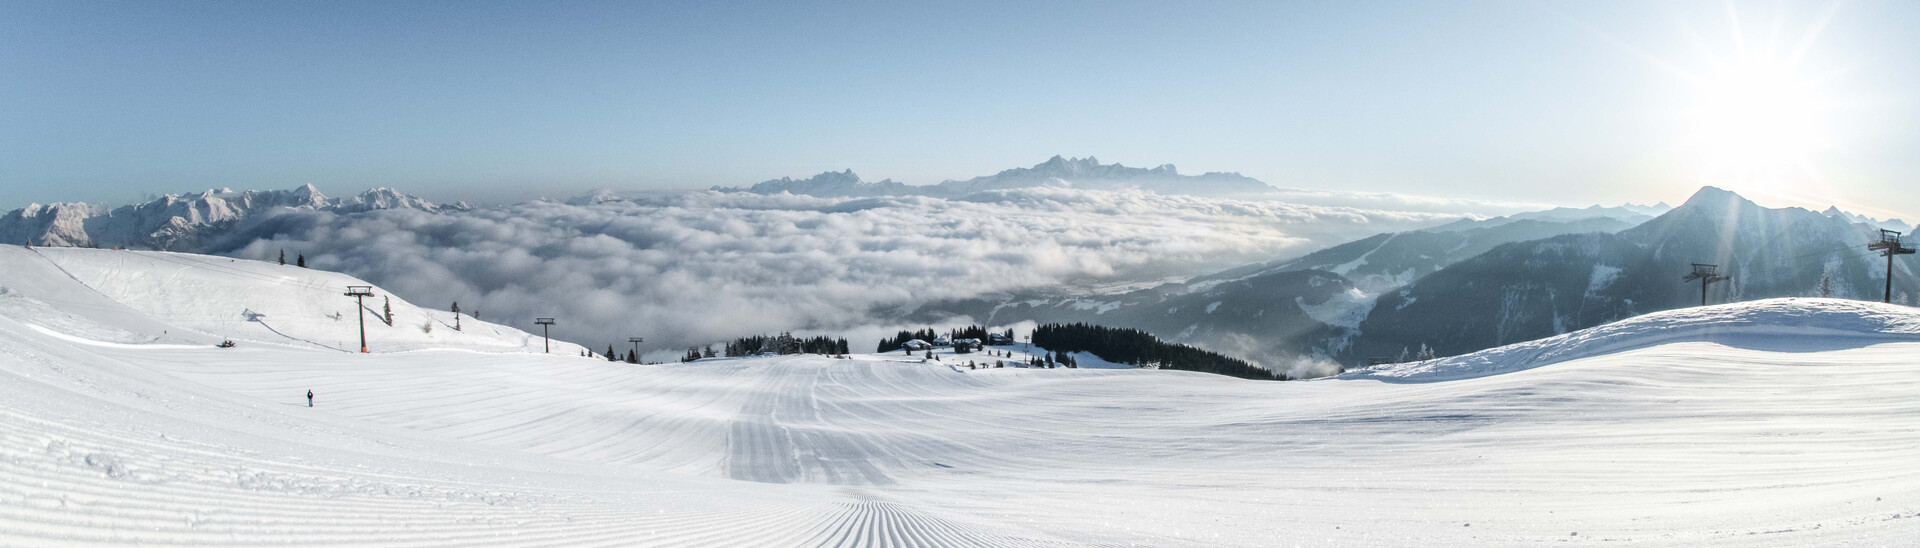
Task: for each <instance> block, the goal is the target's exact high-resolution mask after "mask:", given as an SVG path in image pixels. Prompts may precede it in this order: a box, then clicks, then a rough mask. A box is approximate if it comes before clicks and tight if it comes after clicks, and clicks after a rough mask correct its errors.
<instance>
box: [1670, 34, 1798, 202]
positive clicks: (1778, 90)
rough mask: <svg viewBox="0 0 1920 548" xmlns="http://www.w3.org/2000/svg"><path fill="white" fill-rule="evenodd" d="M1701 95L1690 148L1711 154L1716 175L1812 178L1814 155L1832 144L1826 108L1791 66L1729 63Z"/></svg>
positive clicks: (1708, 78) (1709, 165) (1711, 76)
mask: <svg viewBox="0 0 1920 548" xmlns="http://www.w3.org/2000/svg"><path fill="white" fill-rule="evenodd" d="M1696 91H1697V93H1698V95H1697V97H1696V99H1695V100H1696V103H1695V104H1694V105H1693V108H1692V109H1691V111H1690V112H1689V113H1688V114H1689V116H1688V117H1689V121H1690V122H1691V126H1692V128H1691V129H1692V135H1691V138H1690V139H1688V142H1689V144H1691V145H1692V146H1693V147H1696V148H1697V149H1698V150H1699V151H1700V152H1702V153H1703V154H1704V156H1705V158H1704V160H1705V167H1706V169H1707V171H1708V174H1709V175H1710V176H1713V177H1715V178H1730V179H1734V180H1739V181H1744V182H1748V183H1779V182H1782V180H1783V179H1789V178H1797V177H1800V176H1805V175H1809V174H1808V173H1806V172H1807V171H1808V170H1809V169H1811V163H1812V161H1813V156H1814V155H1815V154H1816V153H1817V152H1819V151H1820V150H1821V149H1823V148H1826V147H1827V146H1828V139H1827V127H1826V114H1825V106H1824V105H1823V103H1822V101H1821V98H1820V97H1819V94H1818V93H1817V90H1816V89H1815V86H1814V85H1813V83H1812V82H1810V81H1808V80H1807V79H1804V78H1801V77H1799V76H1798V75H1796V74H1795V73H1794V71H1793V68H1792V67H1791V66H1788V65H1786V64H1783V63H1777V62H1770V61H1766V60H1743V61H1739V62H1734V63H1729V64H1724V65H1721V66H1719V67H1716V68H1715V70H1714V71H1713V72H1710V73H1708V74H1706V75H1703V77H1701V78H1700V79H1699V80H1698V82H1697V87H1696Z"/></svg>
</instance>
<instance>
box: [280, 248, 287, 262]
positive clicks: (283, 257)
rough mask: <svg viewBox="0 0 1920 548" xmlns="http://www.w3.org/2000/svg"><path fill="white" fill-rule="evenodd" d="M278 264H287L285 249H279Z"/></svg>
mask: <svg viewBox="0 0 1920 548" xmlns="http://www.w3.org/2000/svg"><path fill="white" fill-rule="evenodd" d="M280 266H287V250H285V249H282V250H280Z"/></svg>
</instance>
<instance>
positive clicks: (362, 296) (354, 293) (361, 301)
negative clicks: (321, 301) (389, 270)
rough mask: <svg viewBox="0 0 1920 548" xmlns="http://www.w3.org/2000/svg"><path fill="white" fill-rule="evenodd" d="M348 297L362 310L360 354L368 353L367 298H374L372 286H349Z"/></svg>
mask: <svg viewBox="0 0 1920 548" xmlns="http://www.w3.org/2000/svg"><path fill="white" fill-rule="evenodd" d="M347 296H348V297H353V304H354V306H355V307H356V308H359V309H360V353H361V354H365V353H367V302H366V298H367V297H372V296H373V286H371V285H349V286H347Z"/></svg>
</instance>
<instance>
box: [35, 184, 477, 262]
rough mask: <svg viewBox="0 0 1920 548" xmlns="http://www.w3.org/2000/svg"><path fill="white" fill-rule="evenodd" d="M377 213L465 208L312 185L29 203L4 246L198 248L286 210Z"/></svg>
mask: <svg viewBox="0 0 1920 548" xmlns="http://www.w3.org/2000/svg"><path fill="white" fill-rule="evenodd" d="M380 209H418V210H423V211H448V210H465V209H468V206H467V205H466V204H465V203H457V204H451V205H440V204H435V203H433V202H429V201H427V200H424V199H421V198H418V197H415V196H409V195H406V194H401V193H399V192H396V191H394V190H392V189H387V188H376V189H371V190H368V191H366V192H362V193H360V194H358V195H355V196H349V197H346V198H328V197H326V196H325V195H323V194H321V193H320V191H319V190H317V189H315V188H313V185H304V186H301V187H299V188H295V189H292V190H264V191H263V190H249V191H245V192H235V191H233V190H231V189H219V190H207V191H205V192H201V193H199V194H179V195H176V194H169V195H166V196H161V197H160V198H157V199H154V200H153V201H149V202H145V203H139V204H133V205H127V206H121V207H118V208H112V209H109V208H107V207H105V206H100V205H94V204H87V203H80V202H69V203H56V204H50V205H44V206H43V205H40V204H29V205H28V206H27V207H24V208H20V209H16V210H13V211H11V212H8V213H7V214H6V215H4V216H0V242H7V243H31V244H34V245H43V246H59V247H114V246H119V247H129V248H136V249H157V250H197V249H199V248H200V247H201V246H202V245H203V244H204V243H205V242H207V241H209V240H211V239H212V238H215V237H218V236H220V235H221V234H224V233H226V232H228V231H231V230H233V229H235V228H237V227H240V226H242V225H244V224H246V223H248V222H253V221H256V220H258V219H262V218H265V217H270V216H272V215H275V214H278V213H281V212H285V211H329V212H334V213H357V212H363V211H372V210H380Z"/></svg>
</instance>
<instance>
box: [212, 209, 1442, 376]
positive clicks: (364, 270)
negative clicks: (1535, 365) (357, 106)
mask: <svg viewBox="0 0 1920 548" xmlns="http://www.w3.org/2000/svg"><path fill="white" fill-rule="evenodd" d="M1459 216H1460V215H1458V214H1449V213H1440V212H1433V211H1383V210H1371V209H1361V208H1353V207H1329V206H1310V205H1299V204H1294V203H1286V202H1280V201H1249V200H1226V199H1210V198H1201V197H1194V196H1172V195H1159V194H1153V193H1147V192H1135V191H1117V192H1116V191H1090V190H1072V189H1058V188H1034V189H1019V190H1007V191H995V192H985V193H980V194H974V195H970V196H966V197H963V198H956V199H940V198H927V197H889V198H838V199H836V198H816V197H809V196H794V195H786V194H781V195H773V196H766V195H757V194H748V193H721V192H710V191H702V192H689V193H682V194H671V195H660V196H650V197H641V198H632V199H618V200H605V199H601V200H593V201H587V200H580V201H576V202H575V203H564V202H557V201H549V200H540V201H533V202H526V203H520V204H515V205H509V206H500V207H490V208H482V209H476V210H471V211H449V212H439V213H434V212H426V211H419V210H407V209H400V210H382V211H371V212H363V213H353V214H333V213H328V212H314V211H283V212H281V213H279V214H276V215H273V216H272V217H270V218H267V219H264V220H262V221H261V222H259V223H257V224H254V225H253V226H251V227H248V228H247V229H245V230H244V231H242V232H240V233H237V234H234V235H231V236H230V238H229V239H228V243H226V244H224V245H223V246H221V249H216V251H218V252H220V253H223V254H227V255H233V256H239V257H249V258H257V259H271V258H273V257H274V256H276V255H277V254H278V253H279V252H280V251H281V250H282V249H285V250H286V252H287V253H288V254H289V255H293V254H295V253H299V254H304V255H305V256H306V257H307V259H308V262H309V264H310V265H312V266H313V267H315V268H322V269H327V270H334V271H340V272H345V273H348V274H351V275H354V276H357V277H360V278H362V279H366V280H368V281H371V282H373V283H375V284H378V285H380V286H382V287H384V288H386V289H388V290H390V291H393V292H394V293H395V294H396V295H397V296H399V297H401V298H404V299H406V300H408V301H411V302H414V303H416V304H420V305H423V306H429V307H444V306H447V305H448V304H450V303H452V302H454V301H458V302H459V303H460V305H461V307H462V309H463V310H466V311H477V312H479V313H480V315H481V317H482V319H485V320H489V321H494V322H499V323H506V324H510V325H519V326H521V327H523V328H524V327H527V325H525V324H528V323H529V322H531V319H532V318H533V317H535V316H552V317H557V318H559V321H560V325H559V326H556V329H555V334H556V337H558V338H562V339H566V340H571V341H574V342H579V343H582V344H586V345H587V346H589V347H595V348H599V347H604V346H606V345H608V344H609V343H614V346H616V347H624V346H626V345H625V344H624V342H625V341H626V340H627V337H629V336H644V337H646V338H647V341H648V342H647V346H649V347H651V348H654V349H656V351H657V352H670V350H658V349H662V348H666V349H673V348H679V349H684V348H686V347H688V346H692V345H706V344H709V343H715V342H720V341H723V340H726V339H729V338H732V337H736V336H742V335H750V334H758V333H775V332H780V331H788V330H791V331H795V332H796V333H800V332H804V333H809V334H811V333H828V334H842V335H849V336H854V337H856V338H855V339H854V340H853V341H852V342H853V346H854V347H855V348H856V350H864V349H866V348H870V347H871V346H872V345H873V344H874V342H875V341H872V340H864V338H865V337H877V335H878V334H879V333H881V332H889V330H891V329H896V328H900V327H906V326H903V325H899V324H897V323H894V321H895V320H894V314H895V313H896V312H899V311H903V310H910V309H912V308H913V307H914V306H917V305H918V304H919V303H924V302H928V301H937V300H946V299H961V298H970V297H976V296H981V295H988V294H993V293H994V292H999V291H1010V290H1021V289H1032V288H1037V287H1050V286H1059V285H1062V284H1067V283H1081V282H1086V281H1100V282H1114V281H1128V280H1137V279H1148V278H1158V277H1164V276H1166V275H1167V274H1168V273H1186V274H1201V273H1206V272H1211V271H1214V270H1218V269H1221V268H1225V267H1231V266H1236V265H1240V264H1245V263H1249V262H1254V261H1264V260H1271V259H1275V258H1281V257H1286V256H1291V255H1297V254H1300V253H1304V252H1307V251H1311V250H1313V249H1318V248H1320V247H1324V246H1327V245H1331V244H1336V243H1340V242H1344V241H1348V240H1351V239H1355V238H1359V237H1364V236H1367V235H1371V234H1374V233H1378V232H1385V231H1397V230H1406V229H1411V228H1417V227H1421V226H1429V225H1433V224H1438V223H1441V222H1445V221H1447V220H1450V219H1454V218H1458V217H1459ZM654 357H656V358H658V357H662V356H660V355H656V356H654Z"/></svg>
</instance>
